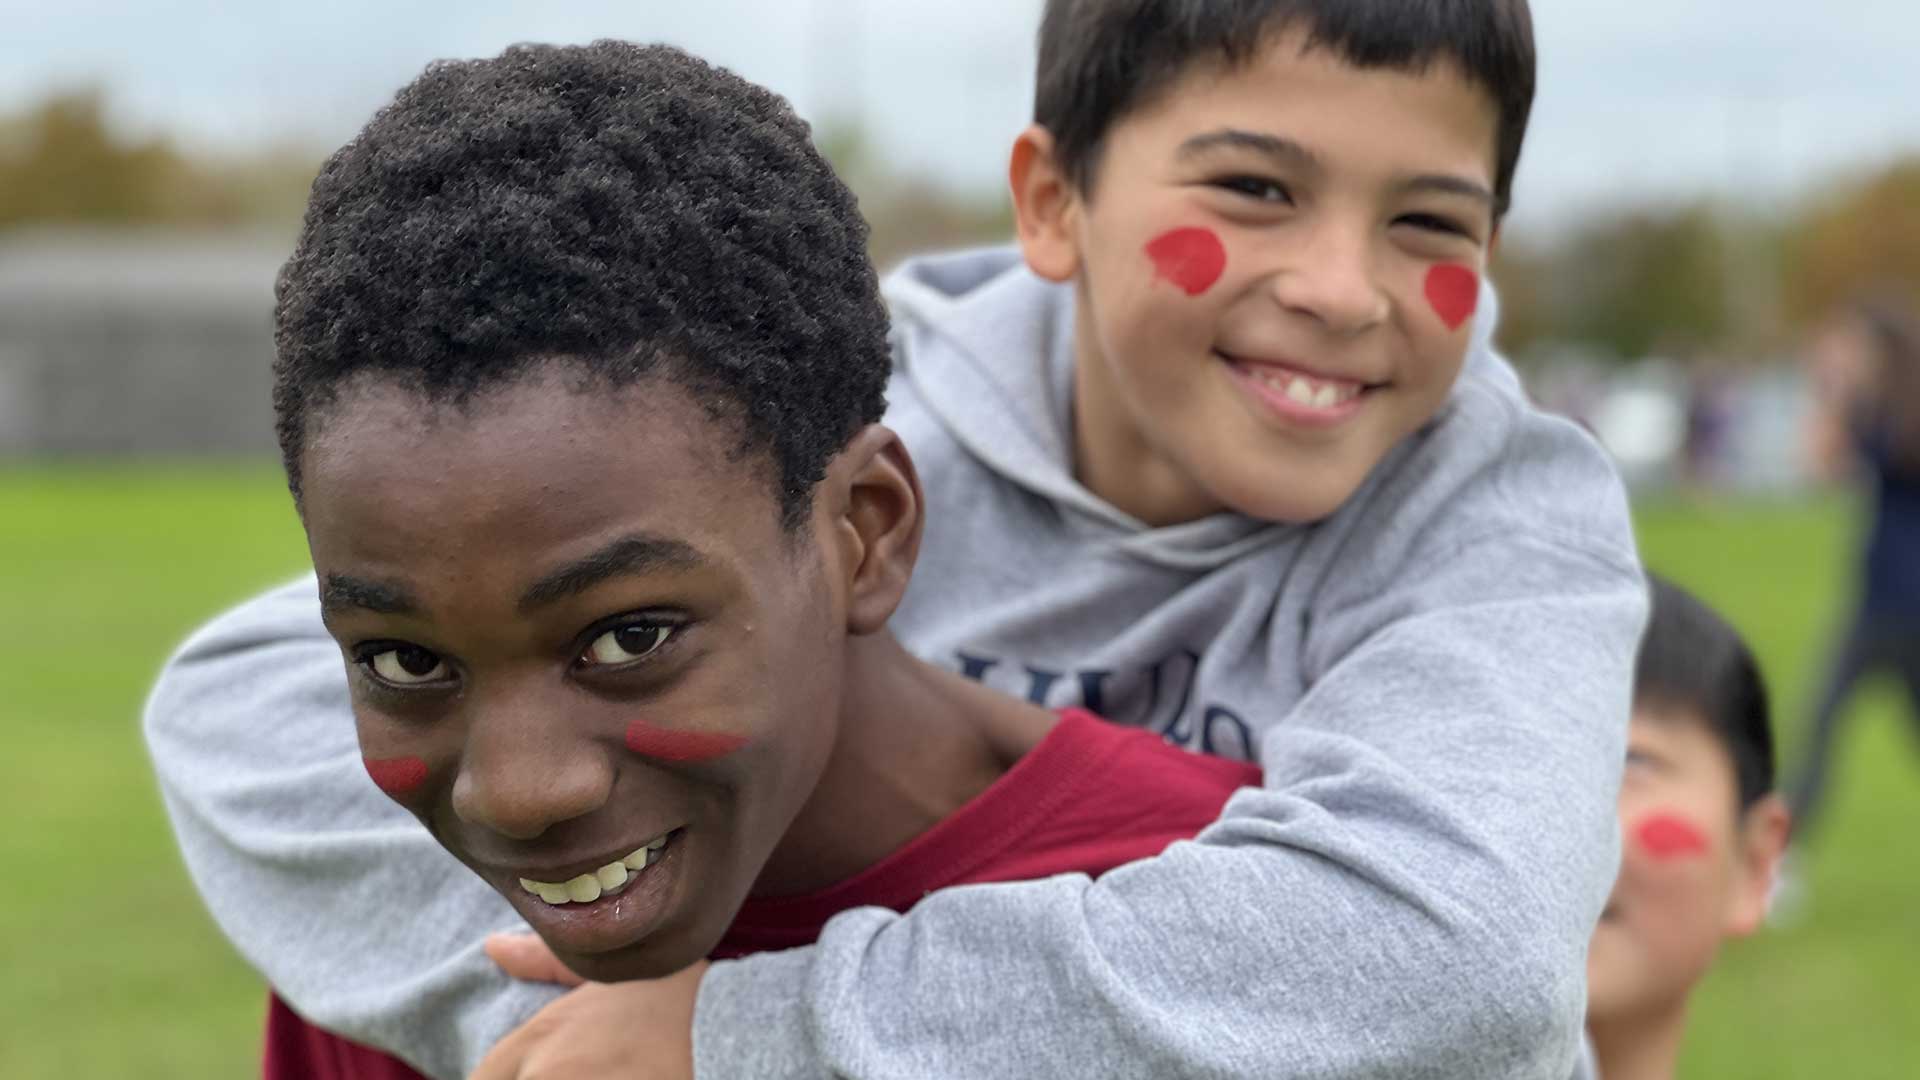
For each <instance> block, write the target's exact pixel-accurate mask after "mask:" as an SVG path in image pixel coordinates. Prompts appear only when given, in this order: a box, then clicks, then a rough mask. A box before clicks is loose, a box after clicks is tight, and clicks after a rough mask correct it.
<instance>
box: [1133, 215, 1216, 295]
mask: <svg viewBox="0 0 1920 1080" xmlns="http://www.w3.org/2000/svg"><path fill="white" fill-rule="evenodd" d="M1147 258H1149V259H1152V260H1153V266H1154V270H1155V271H1156V272H1157V273H1158V274H1159V275H1160V277H1161V278H1162V279H1163V280H1165V281H1168V282H1171V283H1172V284H1173V285H1174V287H1175V288H1178V289H1179V290H1180V291H1181V292H1184V293H1186V294H1187V295H1188V296H1199V295H1200V294H1201V293H1203V292H1206V291H1207V290H1208V289H1211V288H1213V285H1214V282H1216V281H1219V280H1220V275H1221V274H1224V273H1226V272H1227V248H1226V245H1225V244H1222V243H1221V242H1220V238H1219V237H1218V236H1215V235H1214V234H1213V232H1212V230H1209V229H1175V230H1173V231H1172V232H1169V233H1162V234H1161V235H1160V236H1157V237H1155V238H1154V239H1153V241H1152V242H1151V243H1149V244H1148V245H1147Z"/></svg>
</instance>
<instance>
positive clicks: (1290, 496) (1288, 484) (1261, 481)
mask: <svg viewBox="0 0 1920 1080" xmlns="http://www.w3.org/2000/svg"><path fill="white" fill-rule="evenodd" d="M1361 479H1362V480H1364V479H1365V475H1364V474H1362V476H1361ZM1313 480H1318V481H1320V482H1318V483H1315V482H1313ZM1357 490H1359V484H1358V483H1352V484H1349V483H1345V482H1344V481H1343V480H1335V481H1334V482H1332V483H1328V482H1326V478H1325V477H1324V476H1322V477H1314V478H1312V480H1309V481H1307V482H1301V481H1300V479H1299V478H1298V476H1297V475H1278V476H1276V475H1271V474H1269V475H1261V476H1252V477H1246V478H1244V479H1240V480H1238V482H1230V483H1229V484H1228V485H1225V486H1223V488H1222V490H1221V491H1220V493H1219V495H1218V498H1219V501H1220V502H1221V504H1222V505H1224V506H1226V507H1227V508H1228V509H1230V510H1232V511H1234V512H1235V513H1238V514H1243V515H1245V516H1247V517H1250V518H1255V519H1257V520H1260V521H1272V522H1277V523H1279V524H1283V525H1311V524H1314V523H1315V522H1318V521H1322V520H1324V519H1326V518H1329V517H1332V516H1333V515H1334V514H1335V513H1337V512H1338V511H1339V509H1340V508H1341V507H1342V506H1345V505H1346V504H1347V500H1348V499H1351V498H1353V493H1354V492H1355V491H1357Z"/></svg>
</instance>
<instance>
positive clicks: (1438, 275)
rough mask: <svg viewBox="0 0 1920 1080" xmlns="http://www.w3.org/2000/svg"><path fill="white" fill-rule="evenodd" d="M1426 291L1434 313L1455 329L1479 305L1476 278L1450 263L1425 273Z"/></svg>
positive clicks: (1470, 315) (1467, 271)
mask: <svg viewBox="0 0 1920 1080" xmlns="http://www.w3.org/2000/svg"><path fill="white" fill-rule="evenodd" d="M1426 292H1427V303H1429V304H1431V305H1433V312H1434V314H1436V315H1438V316H1440V321H1441V322H1443V323H1445V324H1446V325H1447V329H1448V330H1458V329H1460V327H1461V326H1462V325H1464V324H1465V323H1466V321H1467V320H1468V319H1471V318H1473V313H1474V310H1475V309H1476V308H1478V307H1479V306H1480V275H1478V274H1476V273H1474V272H1473V271H1472V270H1469V269H1467V268H1466V267H1464V266H1459V265H1455V264H1452V263H1447V264H1444V265H1441V266H1436V267H1434V268H1432V269H1430V270H1428V271H1427V283H1426Z"/></svg>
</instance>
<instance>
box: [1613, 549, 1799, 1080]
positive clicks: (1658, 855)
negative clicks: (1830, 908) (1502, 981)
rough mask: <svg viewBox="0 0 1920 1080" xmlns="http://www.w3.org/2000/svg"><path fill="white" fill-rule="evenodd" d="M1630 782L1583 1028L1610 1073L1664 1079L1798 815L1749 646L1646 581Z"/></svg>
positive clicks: (1679, 592) (1762, 911)
mask: <svg viewBox="0 0 1920 1080" xmlns="http://www.w3.org/2000/svg"><path fill="white" fill-rule="evenodd" d="M1648 588H1649V591H1650V594H1651V597H1652V600H1653V607H1652V617H1651V618H1650V619H1649V621H1648V623H1647V632H1646V636H1645V637H1643V638H1642V639H1641V642H1640V654H1639V660H1638V663H1637V664H1636V667H1635V671H1634V701H1633V720H1632V723H1631V726H1630V727H1629V728H1628V731H1627V768H1626V776H1625V779H1624V780H1623V782H1622V784H1621V787H1620V832H1621V839H1622V843H1621V860H1620V876H1619V879H1618V880H1617V881H1616V882H1615V884H1614V888H1613V895H1612V896H1611V897H1610V898H1609V899H1608V901H1607V906H1606V909H1605V910H1604V911H1602V912H1601V915H1600V925H1599V927H1598V928H1597V929H1595V931H1594V934H1593V943H1592V946H1591V948H1590V949H1589V950H1588V953H1587V1032H1588V1034H1589V1036H1590V1037H1591V1038H1592V1041H1593V1047H1594V1052H1595V1055H1596V1057H1597V1058H1598V1063H1599V1067H1600V1070H1599V1071H1600V1075H1601V1076H1602V1077H1605V1078H1606V1080H1666V1078H1669V1077H1672V1076H1673V1075H1674V1073H1675V1069H1676V1067H1677V1065H1678V1063H1679V1058H1680V1047H1681V1043H1682V1041H1683V1039H1684V1037H1685V1035H1686V1023H1687V1002H1688V1000H1689V999H1690V998H1691V996H1692V994H1693V989H1694V987H1695V986H1697V985H1698V984H1699V982H1700V980H1701V978H1702V977H1704V976H1705V975H1706V973H1707V970H1708V969H1709V968H1710V967H1712V965H1713V961H1714V958H1715V957H1716V956H1717V955H1718V954H1719V951H1720V946H1721V944H1722V943H1723V942H1725V941H1727V940H1728V939H1730V938H1737V937H1745V936H1746V935H1748V934H1751V933H1753V932H1754V931H1756V930H1758V929H1759V928H1760V924H1761V922H1762V920H1763V919H1764V918H1765V916H1766V913H1767V904H1768V895H1769V893H1770V891H1771V889H1772V885H1773V879H1774V873H1775V870H1776V869H1777V867H1778V865H1779V862H1780V857H1781V852H1782V851H1783V850H1784V849H1785V847H1786V843H1787V831H1788V822H1789V820H1790V819H1789V816H1788V813H1787V808H1786V804H1785V802H1784V801H1783V800H1782V799H1781V798H1780V797H1779V796H1778V795H1776V794H1774V793H1773V779H1774V768H1773V762H1774V754H1773V732H1772V729H1771V727H1770V723H1769V719H1768V708H1767V693H1766V686H1765V684H1764V682H1763V681H1762V680H1761V678H1760V671H1759V667H1758V665H1757V664H1756V663H1755V662H1754V659H1753V654H1752V652H1751V651H1750V650H1749V649H1748V648H1747V645H1746V643H1745V642H1744V641H1742V640H1741V639H1740V635H1739V633H1738V632H1737V631H1735V630H1734V628H1733V627H1732V626H1730V625H1729V624H1728V623H1727V622H1726V620H1725V619H1722V618H1721V617H1720V616H1719V615H1718V614H1716V613H1715V612H1714V611H1713V610H1712V609H1711V608H1709V607H1707V606H1706V605H1705V604H1703V603H1701V602H1700V601H1699V600H1697V599H1695V598H1694V597H1693V596H1692V595H1690V594H1688V593H1687V592H1686V591H1685V590H1683V589H1681V588H1679V587H1678V586H1676V585H1674V584H1673V583H1672V582H1669V581H1666V580H1664V579H1662V578H1661V577H1659V576H1658V575H1655V574H1649V575H1648Z"/></svg>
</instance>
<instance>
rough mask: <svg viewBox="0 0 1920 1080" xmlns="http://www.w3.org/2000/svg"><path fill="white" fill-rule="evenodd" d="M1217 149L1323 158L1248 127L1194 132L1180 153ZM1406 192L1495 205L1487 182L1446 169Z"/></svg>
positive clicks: (1292, 161) (1299, 161)
mask: <svg viewBox="0 0 1920 1080" xmlns="http://www.w3.org/2000/svg"><path fill="white" fill-rule="evenodd" d="M1217 150H1247V151H1251V152H1253V153H1256V154H1259V155H1260V156H1262V157H1266V158H1271V159H1273V160H1274V161H1277V162H1281V163H1283V164H1287V165H1294V166H1298V167H1303V168H1308V169H1316V170H1317V169H1320V168H1321V162H1320V158H1319V156H1318V155H1317V154H1315V153H1314V152H1313V151H1312V150H1309V149H1307V148H1306V147H1305V146H1302V145H1300V144H1299V143H1297V142H1295V141H1293V140H1292V139H1289V138H1286V137H1285V136H1282V135H1272V134H1268V133H1266V132H1260V131H1246V130H1244V129H1241V128H1221V129H1220V130H1218V131H1209V132H1206V133H1205V134H1201V135H1195V136H1194V137H1193V138H1191V139H1188V140H1187V141H1186V142H1183V143H1181V144H1180V149H1179V151H1178V156H1179V157H1180V158H1181V159H1183V160H1184V159H1187V158H1194V157H1203V156H1205V155H1207V154H1210V153H1213V152H1214V151H1217ZM1399 189H1400V190H1401V191H1403V192H1419V191H1429V192H1436V193H1438V194H1442V195H1464V196H1466V197H1467V198H1469V199H1473V200H1475V201H1477V202H1483V203H1486V204H1487V205H1488V206H1493V205H1496V202H1497V200H1496V199H1495V198H1494V195H1493V192H1492V191H1491V190H1489V189H1488V187H1487V186H1486V185H1485V184H1482V183H1480V182H1479V181H1477V180H1470V179H1468V178H1467V177H1464V176H1454V175H1450V174H1447V173H1426V174H1423V175H1420V176H1415V177H1411V178H1409V179H1407V180H1405V181H1403V182H1402V183H1400V185H1399Z"/></svg>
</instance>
